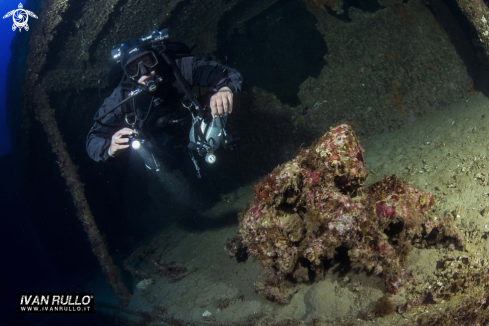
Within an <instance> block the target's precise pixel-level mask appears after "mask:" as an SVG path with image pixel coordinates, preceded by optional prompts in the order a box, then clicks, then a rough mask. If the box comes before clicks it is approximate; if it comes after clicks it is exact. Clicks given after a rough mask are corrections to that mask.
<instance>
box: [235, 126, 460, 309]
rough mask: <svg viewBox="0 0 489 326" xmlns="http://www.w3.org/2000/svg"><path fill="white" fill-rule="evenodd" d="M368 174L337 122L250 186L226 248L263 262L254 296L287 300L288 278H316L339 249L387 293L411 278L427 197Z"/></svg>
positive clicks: (347, 130)
mask: <svg viewBox="0 0 489 326" xmlns="http://www.w3.org/2000/svg"><path fill="white" fill-rule="evenodd" d="M367 178H368V170H367V168H366V164H365V160H364V157H363V149H362V147H361V146H360V143H359V141H358V138H357V137H356V135H355V133H354V132H353V129H352V127H351V126H350V125H349V124H341V125H338V126H335V127H332V128H331V129H330V131H329V132H327V133H326V134H325V135H324V136H323V137H321V138H319V140H318V141H317V142H316V143H315V144H314V145H313V146H311V147H310V148H308V149H301V150H300V152H299V154H298V155H297V157H296V158H294V159H293V160H291V161H289V162H287V163H285V164H282V165H280V166H278V167H276V168H275V169H274V170H273V171H272V172H271V173H269V174H268V175H267V176H266V177H265V178H264V179H263V180H262V181H261V182H259V183H258V184H257V185H256V186H255V187H254V188H253V190H254V192H255V197H254V199H253V201H252V202H250V203H249V204H248V206H247V208H246V209H245V210H244V212H243V213H241V214H239V230H238V235H237V238H235V239H233V243H234V246H233V247H234V248H236V243H237V242H236V241H237V239H238V240H239V241H241V246H243V247H247V251H248V253H249V254H251V255H252V256H255V257H256V258H257V259H258V260H259V261H260V263H261V265H262V266H263V267H264V271H263V273H262V274H261V275H260V276H259V277H258V280H257V281H256V282H255V290H256V291H257V292H258V293H260V294H262V295H264V296H265V297H267V298H269V299H270V300H274V301H278V302H281V303H287V302H288V301H289V300H290V298H291V296H292V295H293V294H294V293H295V292H296V291H297V290H296V287H295V286H294V283H298V282H299V283H300V282H312V281H317V280H320V279H321V278H322V277H323V272H324V266H325V261H327V260H329V259H332V258H334V257H335V253H336V252H337V249H338V248H339V247H344V248H346V249H347V250H348V257H349V259H350V262H351V265H352V266H353V267H354V268H358V269H361V270H365V271H369V272H374V273H375V274H378V275H380V276H382V277H383V279H384V281H385V285H386V290H387V292H388V293H391V294H396V293H397V292H398V290H399V288H401V287H402V286H403V285H404V284H406V283H407V282H409V281H410V280H411V279H412V277H411V274H410V273H406V272H405V261H406V257H407V254H408V253H409V250H410V248H411V246H412V243H413V241H421V240H422V238H423V236H426V235H427V234H426V232H425V231H426V227H424V224H425V223H426V222H427V221H428V220H427V217H426V213H427V212H428V210H429V209H430V208H431V207H432V206H433V204H434V197H433V195H431V194H428V193H425V192H422V191H420V190H417V189H414V188H412V187H410V186H408V185H406V184H404V183H403V182H402V181H401V180H400V179H398V178H397V177H396V176H395V175H392V176H390V177H387V178H385V179H384V180H382V181H380V182H377V183H375V184H372V185H371V186H369V187H362V185H363V183H364V182H365V181H366V180H367ZM432 229H433V227H431V226H430V231H431V230H432ZM445 230H448V227H447V226H446V225H445V227H444V228H441V229H439V230H437V232H441V233H443V232H445ZM448 234H450V232H448ZM438 238H441V237H438ZM453 241H460V238H454V240H453ZM228 247H230V246H228ZM227 252H228V253H231V254H233V252H232V250H229V248H228V250H227Z"/></svg>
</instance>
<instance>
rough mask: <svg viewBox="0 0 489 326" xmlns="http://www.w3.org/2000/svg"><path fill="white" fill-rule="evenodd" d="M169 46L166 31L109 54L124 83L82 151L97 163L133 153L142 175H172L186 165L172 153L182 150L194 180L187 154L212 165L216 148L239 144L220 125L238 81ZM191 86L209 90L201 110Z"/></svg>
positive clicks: (237, 77)
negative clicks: (141, 164)
mask: <svg viewBox="0 0 489 326" xmlns="http://www.w3.org/2000/svg"><path fill="white" fill-rule="evenodd" d="M167 39H168V29H164V30H162V31H153V32H152V33H151V34H150V35H148V36H146V37H142V38H140V39H132V40H130V41H129V42H127V43H126V44H121V47H120V48H118V49H114V50H112V55H113V57H114V58H115V59H117V60H118V61H120V64H121V65H120V66H119V67H122V69H123V70H124V77H123V78H122V80H121V82H120V83H119V85H118V86H117V87H116V88H115V90H114V91H113V92H112V94H111V95H110V96H109V97H108V98H106V99H105V101H104V102H103V104H102V106H101V107H100V108H99V109H98V111H97V113H96V115H95V117H94V120H95V123H94V125H93V127H92V128H91V130H90V131H89V133H88V136H87V140H86V148H87V152H88V155H89V156H90V157H91V158H92V159H93V160H95V161H97V162H100V161H108V160H111V159H113V158H115V157H117V156H118V155H119V154H121V153H122V152H124V151H125V150H126V149H127V148H129V147H132V148H133V149H134V150H135V151H136V152H138V154H139V155H140V156H141V158H142V159H143V161H144V163H145V165H146V167H147V168H148V169H151V170H154V171H160V170H163V171H165V172H171V171H172V170H174V169H176V168H178V167H180V165H181V164H182V158H183V157H185V156H186V157H188V155H183V154H182V152H185V151H182V150H180V151H179V150H178V149H182V148H186V147H188V148H189V149H190V150H191V151H189V152H190V158H191V160H192V161H193V163H194V165H195V168H196V170H197V174H198V176H199V178H200V172H199V170H200V168H199V166H198V163H197V160H196V159H195V157H194V155H193V153H192V151H196V152H197V153H198V154H199V155H201V156H204V157H205V161H206V162H207V163H211V164H212V163H214V162H215V160H216V156H215V154H214V151H215V150H216V149H217V148H218V147H219V146H220V145H222V146H223V147H224V148H225V149H230V150H232V149H234V148H235V146H236V142H237V141H238V140H239V138H236V137H235V135H234V134H229V133H227V131H226V126H225V125H226V121H227V116H228V114H230V113H231V112H232V111H233V98H234V96H235V95H236V94H238V93H239V92H240V91H241V84H242V76H241V74H240V73H239V72H238V71H237V70H235V69H232V68H230V67H227V66H224V65H221V64H218V63H216V62H213V61H209V60H206V58H196V57H193V56H192V55H191V54H190V50H189V49H188V47H187V46H186V45H184V44H183V43H179V42H169V41H168V40H167ZM193 86H200V87H207V95H208V96H207V101H206V102H208V105H207V106H202V105H201V104H200V103H199V101H198V99H197V98H196V96H195V95H194V94H193V93H192V87H193ZM209 94H210V95H209ZM189 140H190V142H189Z"/></svg>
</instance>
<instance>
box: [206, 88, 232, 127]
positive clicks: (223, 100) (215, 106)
mask: <svg viewBox="0 0 489 326" xmlns="http://www.w3.org/2000/svg"><path fill="white" fill-rule="evenodd" d="M232 111H233V92H231V89H229V87H223V88H221V89H220V90H219V91H218V92H217V93H216V94H214V95H212V97H211V114H212V117H213V118H214V119H215V118H217V117H218V116H219V117H222V116H224V115H225V114H230V113H231V112H232Z"/></svg>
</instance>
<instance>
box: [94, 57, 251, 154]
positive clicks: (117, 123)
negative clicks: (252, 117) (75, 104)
mask: <svg viewBox="0 0 489 326" xmlns="http://www.w3.org/2000/svg"><path fill="white" fill-rule="evenodd" d="M175 63H176V65H177V67H178V68H179V69H180V71H181V73H182V75H183V77H184V79H185V80H186V81H187V83H188V84H189V85H190V86H201V87H211V88H215V89H217V90H219V89H220V88H222V87H225V86H227V87H229V88H230V89H231V91H232V92H233V94H234V95H236V94H237V93H239V92H240V91H241V83H242V76H241V74H240V73H239V72H238V71H237V70H235V69H232V68H229V67H227V66H224V65H221V64H218V63H216V62H213V61H204V60H200V59H197V58H195V57H184V58H180V59H177V60H175ZM145 96H146V97H150V100H149V101H146V102H147V103H151V100H152V95H148V94H146V95H145V94H142V95H138V96H137V99H138V100H139V99H140V98H144V97H145ZM155 96H156V97H160V98H161V100H162V101H161V102H162V103H163V104H162V105H158V106H156V107H154V108H153V109H152V110H151V111H150V112H151V113H150V114H149V116H148V119H147V120H146V121H145V122H144V124H143V128H142V129H143V131H144V132H146V133H147V134H149V135H150V136H154V135H155V134H158V133H160V134H161V132H162V131H163V130H164V133H165V134H171V133H172V132H173V133H175V131H176V128H175V127H171V126H167V127H165V128H158V127H156V123H155V121H157V119H158V118H161V117H167V118H168V119H181V118H182V117H183V116H185V115H188V110H187V109H185V108H183V107H182V105H181V103H180V98H182V97H183V96H184V93H183V90H182V88H181V87H180V85H178V82H177V81H176V80H174V81H173V82H172V83H171V84H167V85H160V86H159V87H158V89H157V91H156V95H155ZM123 97H124V95H123V90H122V87H121V86H118V87H117V88H116V89H115V90H114V92H112V94H111V95H110V96H109V97H108V98H106V99H105V101H104V103H103V104H102V106H101V107H100V108H99V111H98V116H102V115H104V114H105V113H106V112H107V111H108V110H110V109H111V108H113V107H114V106H116V105H117V104H119V103H120V102H121V101H122V100H123ZM131 102H132V101H131V100H130V101H129V103H131ZM139 102H144V100H141V101H139ZM137 103H138V102H136V111H137V112H138V116H142V117H144V116H145V112H147V108H148V107H147V106H146V105H138V104H137ZM153 103H154V102H153ZM203 104H205V103H203ZM127 126H128V125H127V123H126V122H125V117H124V114H123V109H122V107H121V106H120V107H118V108H116V109H115V110H114V111H112V112H111V113H109V114H107V115H106V116H105V117H103V118H102V119H101V120H100V121H97V122H95V124H94V125H93V127H92V129H90V132H89V133H88V136H87V142H86V147H87V152H88V155H89V156H90V157H91V158H92V159H93V160H95V161H97V162H100V161H106V160H107V159H109V158H110V156H109V153H108V150H109V147H110V144H111V140H112V136H113V135H114V134H115V133H116V132H117V131H118V130H120V129H122V128H124V127H127ZM180 129H181V128H180ZM186 129H187V130H186V132H187V135H188V132H189V131H190V129H189V127H186ZM179 136H180V137H183V134H182V133H180V134H179ZM187 137H188V136H187ZM186 141H187V143H188V139H186Z"/></svg>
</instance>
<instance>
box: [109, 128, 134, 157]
mask: <svg viewBox="0 0 489 326" xmlns="http://www.w3.org/2000/svg"><path fill="white" fill-rule="evenodd" d="M132 133H133V130H132V129H129V128H123V129H121V130H119V131H118V132H116V133H115V134H114V136H112V141H111V143H110V147H109V156H112V157H114V156H116V155H117V154H118V153H120V152H121V151H122V150H124V149H126V148H128V147H129V138H128V137H127V136H129V135H132Z"/></svg>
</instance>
